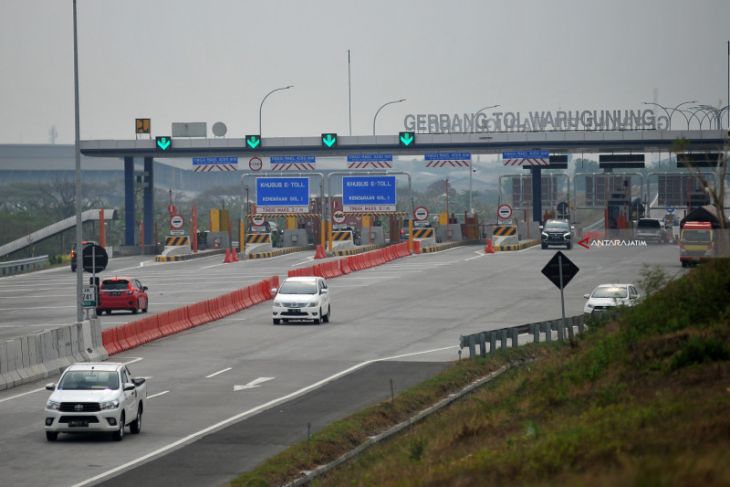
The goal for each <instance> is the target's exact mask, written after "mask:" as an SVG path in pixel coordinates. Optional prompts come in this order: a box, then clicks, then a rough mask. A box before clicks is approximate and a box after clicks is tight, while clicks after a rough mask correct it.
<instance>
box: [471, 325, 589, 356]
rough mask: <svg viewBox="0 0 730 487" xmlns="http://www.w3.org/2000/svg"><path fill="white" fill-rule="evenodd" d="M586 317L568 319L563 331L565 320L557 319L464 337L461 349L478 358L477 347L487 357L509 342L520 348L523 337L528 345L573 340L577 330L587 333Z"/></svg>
mask: <svg viewBox="0 0 730 487" xmlns="http://www.w3.org/2000/svg"><path fill="white" fill-rule="evenodd" d="M585 316H586V315H583V314H580V315H577V316H570V317H566V318H565V329H563V320H562V319H557V320H549V321H540V322H538V323H528V324H526V325H517V326H512V327H508V328H500V329H498V330H489V331H483V332H480V333H472V334H471V335H462V336H460V337H459V347H460V348H461V349H463V348H468V349H469V356H470V357H472V358H474V357H477V353H476V347H477V346H478V347H479V356H481V357H485V356H486V355H487V354H488V353H494V352H496V351H497V350H499V349H505V348H507V346H508V342H510V343H509V346H511V347H513V348H515V347H518V346H519V344H520V336H521V335H527V339H526V340H523V341H524V342H526V343H540V342H541V341H543V342H551V341H553V339H555V340H560V341H562V340H564V339H565V338H566V337H567V338H570V339H573V337H574V334H575V332H576V330H577V332H578V333H583V332H584V331H585V322H586V317H585ZM553 332H555V336H553ZM566 335H567V336H566ZM530 337H531V338H532V340H531V341H530Z"/></svg>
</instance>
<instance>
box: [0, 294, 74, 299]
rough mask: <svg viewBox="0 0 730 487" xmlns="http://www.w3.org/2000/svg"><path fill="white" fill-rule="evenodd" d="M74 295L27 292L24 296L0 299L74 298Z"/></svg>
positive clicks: (1, 297)
mask: <svg viewBox="0 0 730 487" xmlns="http://www.w3.org/2000/svg"><path fill="white" fill-rule="evenodd" d="M72 297H74V295H73V294H44V295H41V296H28V295H27V294H23V295H22V296H0V299H18V298H23V299H25V298H41V299H46V298H72Z"/></svg>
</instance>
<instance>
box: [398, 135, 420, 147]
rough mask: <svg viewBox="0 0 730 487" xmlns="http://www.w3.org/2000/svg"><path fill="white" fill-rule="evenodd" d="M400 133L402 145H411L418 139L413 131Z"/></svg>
mask: <svg viewBox="0 0 730 487" xmlns="http://www.w3.org/2000/svg"><path fill="white" fill-rule="evenodd" d="M398 135H399V139H400V145H401V147H410V146H411V145H412V144H413V141H414V140H416V134H415V133H413V132H400V133H399V134H398Z"/></svg>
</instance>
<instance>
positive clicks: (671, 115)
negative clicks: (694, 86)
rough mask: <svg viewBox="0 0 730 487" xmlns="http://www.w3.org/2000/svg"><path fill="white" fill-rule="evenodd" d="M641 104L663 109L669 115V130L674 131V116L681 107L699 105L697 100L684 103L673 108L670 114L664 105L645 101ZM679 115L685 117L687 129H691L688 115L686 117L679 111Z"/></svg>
mask: <svg viewBox="0 0 730 487" xmlns="http://www.w3.org/2000/svg"><path fill="white" fill-rule="evenodd" d="M641 103H642V104H644V105H656V106H658V107H659V108H661V109H662V110H664V113H666V114H667V130H671V129H672V117H673V116H674V112H676V111H677V110H678V109H679V107H681V106H682V105H686V104H688V103H697V100H688V101H683V102H682V103H680V104H679V105H677V106H675V107H674V108H672V112H671V113H669V109H668V108H667V107H665V106H664V105H660V104H659V103H656V102H653V101H643V102H641ZM679 113H681V114H682V115H683V116H684V119H685V120H686V121H687V128H688V129H689V119H688V118H687V115H685V113H684V112H683V111H682V110H679Z"/></svg>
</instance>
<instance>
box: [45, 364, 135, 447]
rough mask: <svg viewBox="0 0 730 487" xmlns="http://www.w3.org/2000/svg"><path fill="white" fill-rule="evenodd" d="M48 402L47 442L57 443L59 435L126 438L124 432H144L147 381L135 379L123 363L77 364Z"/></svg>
mask: <svg viewBox="0 0 730 487" xmlns="http://www.w3.org/2000/svg"><path fill="white" fill-rule="evenodd" d="M46 389H47V390H49V391H53V393H52V394H51V397H49V398H48V402H46V409H45V411H44V416H45V417H44V420H45V421H44V424H45V428H46V439H47V440H48V441H56V439H57V438H58V433H61V432H63V433H86V432H92V431H108V432H111V433H112V435H113V438H114V439H115V440H117V441H120V440H121V439H122V438H124V428H125V426H127V425H129V430H130V431H131V432H132V433H139V432H140V431H141V430H142V412H143V411H144V402H145V400H146V399H147V386H146V385H145V379H144V378H141V377H140V378H133V377H132V375H131V374H130V372H129V369H128V368H127V366H126V365H124V364H122V363H113V362H105V363H78V364H74V365H71V366H70V367H68V368H67V369H66V370H65V371H64V372H63V374H62V375H61V379H60V380H59V381H58V384H48V385H46Z"/></svg>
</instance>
